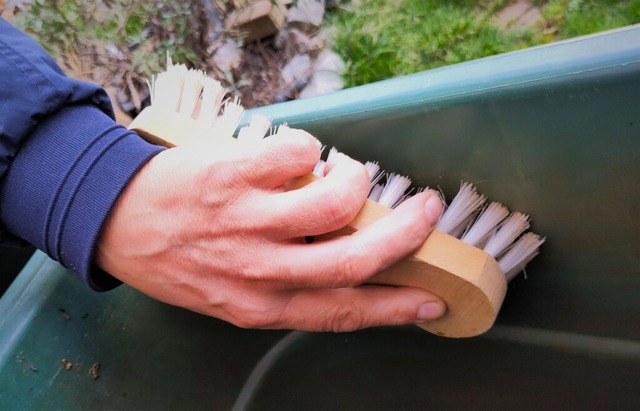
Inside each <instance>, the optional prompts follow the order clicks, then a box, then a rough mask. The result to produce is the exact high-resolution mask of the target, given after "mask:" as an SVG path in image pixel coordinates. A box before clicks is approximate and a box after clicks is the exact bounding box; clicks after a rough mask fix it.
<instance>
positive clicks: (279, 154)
mask: <svg viewBox="0 0 640 411" xmlns="http://www.w3.org/2000/svg"><path fill="white" fill-rule="evenodd" d="M283 130H284V131H281V132H278V133H277V134H274V135H272V136H269V137H267V138H265V139H263V140H260V141H259V142H250V143H244V144H245V147H246V148H248V150H249V152H250V153H251V154H252V155H251V156H250V158H249V159H248V161H244V162H239V163H238V165H237V166H238V171H239V173H240V174H241V175H242V176H243V178H244V180H245V181H247V182H248V183H249V184H250V185H251V186H253V187H258V188H265V189H270V188H275V187H279V186H281V185H283V184H284V183H286V182H287V181H289V180H291V179H292V178H294V177H299V176H303V175H306V174H309V173H311V171H312V170H313V168H314V166H315V165H316V164H317V163H318V160H319V159H320V151H321V150H320V149H321V145H320V143H319V142H318V140H316V139H315V138H314V137H313V136H311V134H309V133H307V132H305V131H303V130H297V129H289V128H285V129H283ZM241 144H242V143H241Z"/></svg>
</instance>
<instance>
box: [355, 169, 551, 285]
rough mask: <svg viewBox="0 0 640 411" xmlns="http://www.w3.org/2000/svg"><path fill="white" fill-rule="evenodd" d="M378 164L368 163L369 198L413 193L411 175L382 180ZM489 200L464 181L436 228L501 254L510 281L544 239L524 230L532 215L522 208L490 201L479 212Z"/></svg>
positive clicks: (386, 200) (395, 199)
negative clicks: (521, 210)
mask: <svg viewBox="0 0 640 411" xmlns="http://www.w3.org/2000/svg"><path fill="white" fill-rule="evenodd" d="M375 166H377V164H375ZM375 166H374V167H372V166H367V172H368V173H369V175H370V176H371V178H372V180H373V179H375V181H374V182H373V183H372V188H371V192H370V193H369V200H372V201H376V202H378V203H381V204H383V205H386V206H387V207H392V206H397V205H398V204H399V203H400V202H401V201H403V200H404V199H405V198H406V197H409V196H410V195H409V194H407V193H406V190H407V188H408V187H409V184H410V181H409V179H407V178H406V177H402V176H399V175H397V174H389V175H387V178H386V181H385V182H384V183H380V182H379V180H380V177H379V175H380V174H384V173H383V172H382V171H380V170H379V167H375ZM421 191H422V190H417V192H421ZM485 201H486V197H485V196H483V195H481V194H479V193H478V192H477V190H476V188H475V187H474V186H473V185H471V184H469V183H466V182H463V183H462V184H461V185H460V191H459V192H458V194H457V195H456V196H455V197H454V199H453V201H451V204H450V205H449V207H448V208H447V210H446V211H445V213H444V214H443V215H442V217H441V218H440V221H439V222H438V224H437V225H436V227H435V228H436V229H437V230H438V231H441V232H443V233H445V234H448V235H450V236H452V237H457V238H460V239H461V240H462V241H464V242H466V243H467V244H470V245H472V246H474V247H477V248H480V249H483V250H484V251H485V252H487V253H488V254H490V255H491V256H492V257H494V258H496V257H497V261H498V264H499V265H500V268H501V270H502V271H503V272H504V273H505V278H506V279H507V281H510V280H511V279H513V278H514V277H515V276H516V275H517V274H518V273H519V272H520V271H522V270H523V269H524V266H525V265H526V264H527V263H528V262H529V261H531V259H533V258H534V257H535V256H536V255H537V254H538V248H539V247H540V245H542V243H543V242H544V239H543V238H541V237H540V236H538V235H536V234H533V233H525V234H522V233H523V232H524V231H526V230H527V229H528V228H529V217H528V216H526V215H524V214H522V213H519V212H514V213H511V214H509V210H508V209H507V208H506V207H505V206H504V205H502V204H500V203H496V202H493V203H490V204H489V205H487V206H486V207H485V208H484V209H483V210H482V211H481V212H480V213H479V215H478V210H479V209H480V208H481V207H482V206H483V205H484V203H485ZM389 204H392V205H391V206H390V205H389ZM516 239H517V241H516Z"/></svg>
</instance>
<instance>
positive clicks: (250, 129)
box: [238, 114, 271, 142]
mask: <svg viewBox="0 0 640 411" xmlns="http://www.w3.org/2000/svg"><path fill="white" fill-rule="evenodd" d="M270 128H271V121H270V120H269V119H268V118H267V117H265V116H261V115H258V114H256V115H253V116H251V121H250V122H249V125H248V126H245V127H242V128H241V129H240V132H239V133H238V141H246V142H256V141H259V140H262V139H263V138H264V137H265V136H266V135H267V133H268V132H269V129H270Z"/></svg>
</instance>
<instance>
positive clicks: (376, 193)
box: [369, 184, 384, 203]
mask: <svg viewBox="0 0 640 411" xmlns="http://www.w3.org/2000/svg"><path fill="white" fill-rule="evenodd" d="M383 191H384V185H383V184H376V185H374V186H373V187H371V191H370V192H369V200H371V201H375V202H376V203H378V202H379V201H378V200H380V196H381V195H382V192H383Z"/></svg>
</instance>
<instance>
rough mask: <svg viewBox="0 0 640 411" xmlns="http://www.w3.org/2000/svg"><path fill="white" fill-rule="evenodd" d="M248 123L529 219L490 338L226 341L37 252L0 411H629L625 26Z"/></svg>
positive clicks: (234, 337) (636, 36) (295, 336)
mask: <svg viewBox="0 0 640 411" xmlns="http://www.w3.org/2000/svg"><path fill="white" fill-rule="evenodd" d="M252 113H260V114H264V115H267V116H269V117H271V118H272V119H274V120H275V122H276V123H279V122H284V121H286V122H288V123H289V124H290V125H292V126H294V127H302V128H305V129H307V130H309V131H310V132H312V133H314V134H315V135H316V136H317V137H318V138H319V139H320V140H321V141H323V142H324V143H325V144H327V145H329V146H332V145H335V146H336V147H338V148H339V149H340V150H342V151H344V152H346V153H348V154H350V155H352V156H354V157H356V158H358V159H361V160H377V161H379V162H380V163H381V165H382V167H383V168H385V169H387V170H391V171H395V172H401V173H404V174H407V175H409V176H410V177H411V178H412V179H413V180H414V181H415V182H416V184H418V185H428V186H431V187H438V188H440V189H442V190H443V191H444V192H445V193H446V194H447V195H448V196H451V194H453V193H454V192H455V190H456V189H457V187H458V186H459V184H460V181H461V180H466V181H470V182H472V183H475V184H476V185H477V187H478V189H479V190H480V191H481V192H483V193H484V194H487V195H488V196H489V198H491V199H492V200H497V201H501V202H504V203H505V204H507V205H508V206H509V207H510V208H511V209H515V210H520V211H523V212H526V213H529V214H530V215H531V216H532V219H533V226H534V227H533V228H534V230H535V231H536V232H538V233H540V234H542V235H544V236H546V237H547V243H545V245H544V247H543V250H542V254H541V255H540V256H539V257H538V258H537V259H536V260H535V261H534V262H533V263H532V264H531V265H530V266H529V267H528V268H527V278H526V279H525V278H524V276H521V277H519V278H517V279H516V280H515V281H514V282H513V283H512V284H511V285H510V290H509V292H508V295H507V299H506V301H505V304H504V306H503V309H502V311H501V314H500V316H499V318H498V323H497V325H496V326H495V327H494V328H493V329H492V330H491V331H489V332H488V333H487V334H485V335H483V336H480V337H477V338H473V339H465V340H451V339H444V338H439V337H435V336H432V335H430V334H428V333H425V332H422V331H420V330H418V329H417V328H413V327H399V328H377V329H371V330H365V331H360V332H354V333H348V334H330V333H301V332H293V333H288V332H285V331H254V330H241V329H237V328H235V327H233V326H230V325H228V324H225V323H223V322H221V321H218V320H216V319H212V318H206V317H203V316H200V315H197V314H194V313H191V312H187V311H185V310H181V309H177V308H174V307H170V306H167V305H164V304H161V303H158V302H156V301H153V300H151V299H149V298H147V297H145V296H143V295H141V294H139V293H138V292H136V291H135V290H132V289H130V288H128V287H126V286H123V287H120V288H118V289H117V290H115V291H112V292H108V293H104V294H96V293H93V292H91V291H89V290H87V289H86V288H85V287H84V285H82V284H81V283H80V282H79V281H78V280H77V279H76V278H75V276H74V275H73V274H71V273H69V272H68V271H66V270H64V269H63V268H61V267H60V266H59V265H58V264H56V263H55V262H53V261H51V260H49V259H48V258H47V257H45V256H44V255H43V254H41V253H36V254H35V255H34V257H33V258H32V259H31V260H30V262H29V263H28V264H27V266H26V267H25V268H24V270H23V271H22V272H21V274H20V275H19V276H18V277H17V279H16V280H15V281H14V282H13V284H12V285H11V287H10V288H9V289H8V290H7V292H6V293H5V295H4V296H3V297H2V298H1V299H0V409H3V410H4V409H231V408H232V407H233V406H234V404H235V409H236V410H242V409H251V410H272V409H277V410H327V409H332V410H333V409H336V410H355V409H366V410H390V409H394V410H395V409H405V410H420V409H482V410H485V409H492V410H494V409H519V410H529V409H530V410H541V409H545V410H547V409H563V410H567V409H580V410H585V409H617V410H620V409H629V410H632V409H633V410H635V409H640V383H639V382H638V381H640V27H629V28H625V29H621V30H616V31H612V32H606V33H601V34H598V35H594V36H588V37H583V38H579V39H574V40H570V41H566V42H562V43H557V44H551V45H547V46H544V47H539V48H533V49H528V50H524V51H520V52H515V53H508V54H504V55H499V56H495V57H491V58H486V59H481V60H477V61H472V62H468V63H464V64H459V65H454V66H450V67H445V68H441V69H437V70H432V71H428V72H424V73H419V74H415V75H411V76H406V77H402V78H398V79H393V80H389V81H383V82H379V83H376V84H371V85H367V86H364V87H358V88H353V89H349V90H345V91H342V92H339V93H335V94H332V95H328V96H323V97H319V98H315V99H310V100H299V101H294V102H289V103H284V104H278V105H274V106H269V107H264V108H261V109H256V110H253V111H252ZM250 114H251V113H250ZM63 360H64V361H63ZM68 363H71V364H72V366H71V368H70V369H67V366H65V364H68ZM97 364H99V366H98V365H97Z"/></svg>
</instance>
